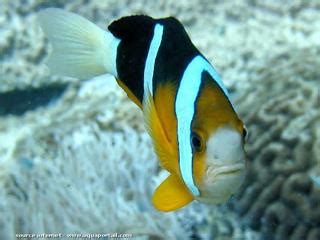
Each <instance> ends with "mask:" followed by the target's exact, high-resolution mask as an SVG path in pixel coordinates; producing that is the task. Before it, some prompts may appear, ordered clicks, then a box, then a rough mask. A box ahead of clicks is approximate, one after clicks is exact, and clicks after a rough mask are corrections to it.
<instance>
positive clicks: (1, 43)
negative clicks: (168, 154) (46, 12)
mask: <svg viewBox="0 0 320 240" xmlns="http://www.w3.org/2000/svg"><path fill="white" fill-rule="evenodd" d="M47 7H58V8H63V9H66V10H69V11H72V12H75V13H77V14H80V15H82V16H84V17H86V18H88V19H89V20H91V21H93V22H95V23H96V24H98V25H99V26H101V27H103V28H106V27H107V25H108V24H109V23H110V22H111V21H113V20H115V19H117V18H120V17H122V16H126V15H131V14H148V15H151V16H153V17H166V16H170V15H171V16H175V17H177V18H178V19H179V20H180V21H181V22H182V23H183V25H184V26H185V28H186V30H187V32H188V33H189V35H190V37H191V39H192V41H193V42H194V44H195V45H196V46H197V47H198V48H199V50H200V51H201V52H202V53H203V54H204V55H205V56H206V57H207V58H208V59H209V60H210V61H211V63H212V64H213V65H214V66H215V68H216V69H217V70H218V72H219V73H220V74H221V76H222V79H223V81H224V83H225V85H226V86H227V88H228V89H229V90H230V92H231V95H232V97H233V101H234V102H235V106H236V108H237V110H238V112H239V114H240V116H241V118H242V119H243V120H244V122H245V124H246V126H247V128H248V130H249V139H248V142H247V144H246V151H247V155H248V175H247V177H246V180H245V183H244V184H243V186H242V187H241V189H240V191H239V192H238V193H237V194H236V195H235V196H234V197H232V199H230V201H228V202H227V203H226V204H224V205H221V206H212V205H205V204H200V203H192V204H191V205H188V206H187V207H185V208H183V209H181V210H179V211H176V212H171V213H161V212H157V211H156V210H155V209H154V208H153V207H152V205H151V201H150V198H151V195H152V192H153V190H154V188H155V187H156V186H157V184H158V183H159V182H161V180H162V179H163V177H164V173H163V172H162V171H161V170H160V168H159V166H158V161H157V159H156V156H155V154H154V152H153V149H152V145H151V139H150V137H149V136H148V134H147V133H146V131H145V128H144V124H143V116H142V113H141V111H140V110H139V109H138V108H137V107H136V106H135V105H134V104H133V103H132V102H131V101H130V100H129V99H128V98H127V97H126V94H125V93H124V92H123V91H122V90H121V89H120V88H119V87H118V85H117V84H116V82H115V81H114V79H112V77H111V76H110V75H105V76H101V77H97V78H94V79H91V80H88V81H84V82H80V81H78V80H76V79H70V78H62V77H58V76H51V75H50V73H49V71H48V69H47V67H46V65H45V62H46V59H47V57H48V53H49V51H50V46H49V43H48V41H47V40H46V39H45V38H44V35H43V33H42V32H41V30H40V27H39V25H38V23H37V21H36V12H37V11H39V10H41V9H44V8H47ZM19 233H61V234H69V233H130V234H132V235H133V237H134V238H135V239H264V240H269V239H270V240H272V239H279V240H281V239H294V240H299V239H308V240H317V239H320V1H318V0H313V1H312V0H310V1H304V0H292V1H289V0H279V1H276V0H267V1H263V0H237V1H236V0H234V1H221V0H214V1H213V0H195V1H187V0H179V1H176V0H172V1H155V0H154V1H152V0H151V1H149V0H136V1H130V0H126V1H125V0H91V1H90V0H81V1H63V0H56V1H49V0H47V1H45V0H44V1H40V0H20V1H18V0H13V1H9V0H0V240H2V239H3V240H7V239H8V240H11V239H19V238H18V237H17V235H16V234H19ZM27 239H30V238H27ZM62 239H68V238H67V237H66V236H65V235H64V236H63V237H62ZM84 239H85V238H84Z"/></svg>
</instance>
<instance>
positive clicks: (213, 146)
mask: <svg viewBox="0 0 320 240" xmlns="http://www.w3.org/2000/svg"><path fill="white" fill-rule="evenodd" d="M206 151H207V152H206V153H207V154H206V155H207V164H214V165H222V164H225V165H227V164H235V163H240V162H242V161H243V159H244V153H243V149H242V136H241V134H240V133H239V132H237V131H236V130H234V129H232V128H230V127H222V128H219V129H218V130H217V131H216V132H215V133H214V134H213V135H211V136H210V137H209V139H208V142H207V150H206Z"/></svg>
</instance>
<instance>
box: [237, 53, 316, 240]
mask: <svg viewBox="0 0 320 240" xmlns="http://www.w3.org/2000/svg"><path fill="white" fill-rule="evenodd" d="M319 53H320V49H315V48H313V49H301V50H294V49H292V51H289V52H288V53H286V54H281V55H279V56H276V57H274V58H272V59H271V60H270V62H269V63H267V64H266V65H265V66H264V67H261V69H259V70H258V71H257V72H255V74H253V75H255V76H254V78H255V80H253V81H252V84H251V86H250V87H248V88H247V89H246V90H244V92H243V93H242V94H241V96H239V97H238V99H237V101H238V103H239V109H240V112H241V114H242V115H243V116H244V119H245V121H246V124H247V126H248V128H249V135H250V136H249V141H248V144H247V153H248V158H249V161H250V162H249V173H248V178H247V181H246V183H245V184H244V186H243V189H242V191H241V192H240V193H239V195H238V196H237V198H238V200H237V201H236V202H235V203H234V205H233V208H234V209H235V211H236V212H237V213H238V214H239V215H240V216H242V217H243V218H244V223H245V224H246V225H249V226H250V227H252V228H254V229H256V230H260V231H261V232H262V234H263V236H264V238H263V239H320V187H319V181H318V179H319V178H317V177H319V176H320V171H319V170H320V111H319V109H320V83H319V80H320V61H319Z"/></svg>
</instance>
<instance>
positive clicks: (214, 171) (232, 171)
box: [206, 163, 245, 179]
mask: <svg viewBox="0 0 320 240" xmlns="http://www.w3.org/2000/svg"><path fill="white" fill-rule="evenodd" d="M244 169H245V164H243V163H237V164H232V165H224V166H217V165H211V166H207V169H206V175H207V177H208V178H210V179H216V178H217V177H220V176H228V175H237V174H240V173H241V172H242V171H243V170H244Z"/></svg>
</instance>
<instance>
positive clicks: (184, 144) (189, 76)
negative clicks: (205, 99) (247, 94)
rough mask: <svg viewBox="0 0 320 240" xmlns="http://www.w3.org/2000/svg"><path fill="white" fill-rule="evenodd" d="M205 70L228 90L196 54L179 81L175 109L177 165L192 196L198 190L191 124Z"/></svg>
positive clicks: (205, 62) (206, 63)
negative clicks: (194, 177) (194, 172)
mask: <svg viewBox="0 0 320 240" xmlns="http://www.w3.org/2000/svg"><path fill="white" fill-rule="evenodd" d="M203 71H207V72H208V73H209V74H210V75H211V77H212V78H213V79H214V80H215V81H216V82H217V84H218V85H219V87H220V88H221V89H222V91H223V92H224V94H225V95H226V96H227V97H228V96H229V94H228V91H227V89H226V88H225V86H224V85H223V83H222V81H221V79H220V77H219V75H218V73H217V72H216V70H215V69H214V68H213V67H212V66H211V65H210V63H208V61H207V60H205V59H204V58H203V57H202V56H196V57H195V58H194V59H192V61H191V62H190V63H189V65H188V67H187V68H186V70H185V72H184V74H183V77H182V79H181V82H180V86H179V89H178V92H177V97H176V102H175V109H176V115H177V125H178V126H177V134H178V145H179V167H180V172H181V175H182V178H183V181H184V183H185V184H186V186H187V187H188V189H189V190H190V192H191V193H192V194H193V195H194V196H199V195H200V192H199V189H198V187H197V186H196V185H195V182H194V179H193V155H192V147H191V124H192V119H193V117H194V113H195V109H194V108H195V103H196V100H197V96H198V94H199V90H200V86H201V75H202V73H203Z"/></svg>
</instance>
